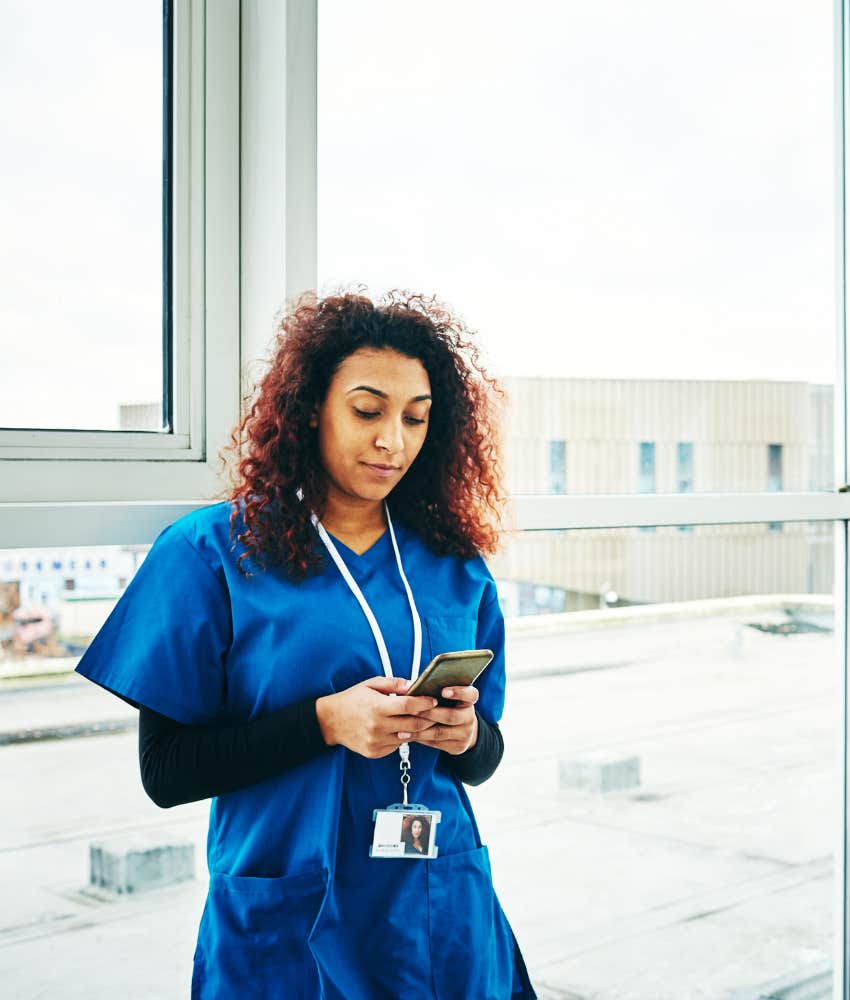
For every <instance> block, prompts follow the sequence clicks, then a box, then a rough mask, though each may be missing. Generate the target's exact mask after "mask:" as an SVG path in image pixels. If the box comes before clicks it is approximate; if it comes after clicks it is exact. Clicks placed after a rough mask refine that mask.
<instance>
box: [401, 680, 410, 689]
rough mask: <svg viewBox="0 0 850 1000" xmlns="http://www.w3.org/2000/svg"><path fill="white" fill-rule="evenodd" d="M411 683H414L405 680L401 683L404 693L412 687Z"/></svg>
mask: <svg viewBox="0 0 850 1000" xmlns="http://www.w3.org/2000/svg"><path fill="white" fill-rule="evenodd" d="M411 683H412V681H407V680H403V681H402V682H401V689H402V691H406V690H407V689H408V688H409V687H410V685H411Z"/></svg>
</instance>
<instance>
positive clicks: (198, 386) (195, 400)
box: [0, 0, 240, 535]
mask: <svg viewBox="0 0 850 1000" xmlns="http://www.w3.org/2000/svg"><path fill="white" fill-rule="evenodd" d="M171 21H172V23H173V45H172V50H173V77H172V92H173V105H172V149H171V151H170V153H171V155H170V159H171V163H172V178H171V179H172V183H171V190H172V195H173V199H172V215H171V220H170V223H171V232H172V243H171V246H172V262H171V274H170V275H169V276H168V277H169V280H167V281H166V282H165V287H166V289H167V288H168V286H169V284H170V285H171V287H172V289H173V297H172V302H171V311H172V325H171V327H172V349H173V353H172V357H171V358H166V359H164V372H165V381H168V380H169V378H170V379H171V381H172V384H173V398H172V417H173V427H172V432H171V433H151V432H146V431H96V430H73V429H63V430H40V429H15V428H4V429H0V484H2V485H0V524H2V523H5V522H7V521H8V520H9V519H10V515H11V514H13V512H12V511H11V509H10V508H9V507H8V506H7V505H8V504H21V503H25V504H26V503H33V504H36V503H43V502H54V503H55V502H69V503H73V502H83V501H88V502H116V501H125V502H128V501H139V500H142V499H144V500H156V501H162V500H165V499H173V498H175V497H176V498H178V499H190V498H191V499H197V498H201V497H207V496H209V495H210V493H211V491H212V490H213V489H214V488H215V471H216V468H217V460H216V457H215V455H214V454H213V452H214V450H215V449H214V448H213V447H212V445H213V443H214V442H217V441H223V440H224V439H225V438H226V435H227V432H228V431H229V429H230V427H232V425H233V424H234V423H235V421H236V419H237V418H238V413H239V382H238V368H239V360H240V344H239V281H238V262H239V241H238V238H239V230H238V220H239V105H238V95H239V49H238V38H239V17H238V5H235V4H217V3H209V2H205V0H174V3H173V8H172V12H171ZM166 59H167V55H166ZM7 533H8V532H7V531H4V530H3V528H2V527H0V535H5V534H7Z"/></svg>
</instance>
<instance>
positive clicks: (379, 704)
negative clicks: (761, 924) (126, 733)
mask: <svg viewBox="0 0 850 1000" xmlns="http://www.w3.org/2000/svg"><path fill="white" fill-rule="evenodd" d="M494 387H495V383H493V382H492V380H490V379H488V378H487V377H486V375H485V374H484V372H483V371H482V369H481V368H480V366H479V365H478V362H477V355H476V352H475V350H474V348H473V347H472V345H471V344H470V342H469V340H468V337H467V335H466V331H465V330H464V328H463V326H462V325H461V324H460V323H459V322H458V321H456V320H454V319H453V318H452V317H451V316H450V315H449V313H448V312H446V311H445V310H444V309H443V308H442V307H440V306H438V305H436V304H435V303H434V302H433V300H425V299H423V298H421V297H419V296H409V297H406V298H405V297H403V296H401V297H400V296H398V295H396V294H395V293H391V294H390V295H389V296H388V298H387V300H386V302H385V303H384V304H383V305H380V306H376V305H374V304H373V303H372V302H371V301H370V300H369V299H368V298H365V297H364V296H360V295H351V294H346V295H339V296H331V297H327V298H325V299H319V300H316V299H315V297H310V296H305V297H302V298H301V299H300V300H298V301H297V302H295V303H294V304H293V306H292V307H291V309H290V310H289V311H288V313H287V314H286V315H285V316H284V318H283V320H282V323H281V328H280V332H279V336H278V339H277V343H276V347H275V351H274V355H273V358H272V361H271V365H270V368H269V370H268V373H267V374H266V376H265V378H264V379H263V380H262V382H261V384H260V387H259V393H258V395H257V397H256V399H255V401H254V402H253V405H252V406H251V408H250V410H249V411H248V413H247V414H246V416H245V418H244V419H243V421H242V422H241V424H240V425H239V426H238V427H237V428H236V430H235V431H234V435H233V450H234V452H235V453H236V455H237V458H238V462H237V463H236V465H235V473H234V476H235V479H234V484H233V489H232V491H231V493H230V494H229V497H228V500H227V501H225V502H223V503H219V504H215V505H213V506H210V507H207V508H205V509H203V510H200V511H197V512H196V513H193V514H191V515H188V516H187V517H184V518H181V519H180V520H179V521H177V522H176V523H175V524H173V525H171V526H170V527H169V528H167V529H166V530H165V531H163V532H162V534H161V535H160V536H159V538H158V539H157V540H156V542H155V544H154V546H153V547H152V549H151V551H150V553H149V554H148V556H147V558H146V559H145V561H144V562H143V564H142V565H141V567H140V568H139V570H138V572H137V573H136V576H135V577H134V579H133V580H132V582H131V584H130V586H129V587H128V588H127V590H126V592H125V594H124V595H123V597H122V598H121V600H120V601H119V602H118V604H117V606H116V608H115V610H114V612H113V614H112V615H111V616H110V618H109V620H108V621H107V623H106V624H105V625H104V627H103V629H102V630H101V632H100V633H99V634H98V635H97V636H96V637H95V640H94V641H93V643H92V645H91V646H90V647H89V649H88V651H87V653H86V655H85V656H84V657H83V659H82V660H81V662H80V664H79V666H78V668H77V669H78V670H79V671H80V672H81V673H82V674H84V675H85V676H87V677H89V678H90V679H92V680H93V681H95V682H97V683H99V684H101V685H103V686H104V687H107V688H109V689H110V690H112V691H114V692H115V693H116V694H118V695H120V696H121V697H123V698H125V699H127V700H129V701H131V702H132V703H134V704H137V705H139V706H140V714H139V747H140V762H141V771H142V780H143V782H144V785H145V788H146V789H147V791H148V793H149V794H150V795H151V797H152V798H153V799H154V801H156V802H157V803H158V804H159V805H162V806H169V805H174V804H177V803H179V802H186V801H192V800H197V799H200V798H205V797H212V798H213V801H212V807H211V812H210V828H209V836H208V863H209V869H210V886H209V894H208V897H207V902H206V906H205V908H204V913H203V916H202V918H201V925H200V930H199V935H198V945H197V949H196V952H195V962H194V972H193V980H192V995H193V997H199V998H204V1000H207V998H219V997H221V998H223V997H237V996H238V997H240V998H244V997H257V998H263V1000H268V998H276V997H286V998H305V1000H316V998H320V997H321V998H328V1000H343V998H344V1000H378V998H384V997H399V996H402V995H406V994H410V993H415V994H417V995H419V994H421V992H422V989H423V983H426V984H428V987H427V989H428V990H429V992H428V995H429V996H434V997H437V998H440V1000H469V998H475V1000H484V998H493V1000H506V998H508V997H511V996H516V997H533V996H535V994H534V991H533V989H532V987H531V984H530V982H529V980H528V976H527V973H526V971H525V967H524V964H523V961H522V956H521V955H520V952H519V949H518V947H517V946H516V941H515V939H514V937H513V934H512V932H511V929H510V926H509V925H508V923H507V920H506V919H505V916H504V914H503V912H502V910H501V907H500V906H499V903H498V900H497V899H496V897H495V895H494V893H493V887H492V882H491V879H490V868H489V861H488V856H487V849H486V847H484V846H482V844H481V840H480V837H479V834H478V829H477V826H476V823H475V818H474V816H473V813H472V807H471V805H470V803H469V799H468V797H467V795H466V792H465V790H464V788H463V784H462V782H464V781H467V782H469V783H478V782H480V781H483V780H485V779H486V778H487V777H489V775H490V774H491V773H492V772H493V770H494V769H495V767H496V765H497V764H498V762H499V759H500V757H501V749H502V740H501V735H500V733H499V729H498V725H497V723H498V719H499V717H500V715H501V712H502V706H503V702H504V684H505V675H504V622H503V618H502V614H501V612H500V609H499V603H498V600H497V596H496V588H495V584H494V582H493V579H492V576H491V574H490V573H489V571H488V569H487V567H486V565H485V563H484V561H483V559H482V558H481V555H480V553H481V552H492V551H494V549H495V547H496V542H497V537H498V536H497V524H498V509H499V504H500V501H501V497H500V486H499V466H498V455H497V451H496V447H495V444H494V436H493V431H494V428H493V425H492V421H491V417H490V408H489V407H490V404H489V397H490V390H491V388H494ZM472 648H489V649H491V650H493V652H494V653H495V658H494V660H493V662H492V663H491V664H490V666H489V667H488V668H487V670H486V671H485V673H484V674H483V675H482V676H481V678H480V679H479V681H478V686H477V688H476V687H453V688H447V689H444V691H443V696H444V697H446V698H451V699H453V700H454V702H455V703H456V704H455V707H453V708H443V707H437V703H436V700H435V699H433V698H428V697H406V696H404V691H405V689H406V688H407V686H408V683H409V682H408V678H410V677H412V676H413V675H415V674H416V673H417V672H418V670H419V668H420V667H423V666H425V665H427V664H428V663H429V662H430V660H431V659H432V658H433V657H434V656H436V655H437V654H438V653H441V652H445V651H448V650H455V649H472ZM382 673H383V676H381V674H382ZM400 754H401V755H404V754H406V755H407V764H408V765H409V766H410V771H409V776H410V779H411V780H410V791H411V800H412V801H413V802H416V803H421V804H423V805H424V806H425V807H426V808H427V809H428V810H429V811H430V812H431V813H432V814H434V815H436V813H437V812H439V813H440V822H439V825H438V826H435V829H436V830H437V836H436V840H435V841H434V843H433V844H432V847H436V852H437V856H436V857H432V858H428V859H427V860H426V861H425V863H424V864H409V863H406V862H405V861H404V859H403V856H402V858H401V859H399V858H396V859H386V858H379V857H370V848H371V846H372V842H373V840H372V838H373V830H376V829H377V827H376V826H375V818H376V816H377V815H378V813H377V812H376V811H378V810H386V809H387V807H388V806H389V805H391V804H393V803H398V802H399V801H400V800H401V798H402V789H401V785H400V781H399V779H400V775H401V774H402V773H404V772H403V770H402V767H401V764H402V760H401V759H400ZM411 860H414V859H411ZM459 901H462V902H460V904H459ZM423 902H424V903H425V905H426V906H427V908H428V920H426V921H425V922H424V925H423V922H422V921H419V920H416V921H413V920H410V919H409V915H410V914H411V913H414V912H418V911H419V909H420V908H421V906H422V904H423Z"/></svg>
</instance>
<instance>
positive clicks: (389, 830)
mask: <svg viewBox="0 0 850 1000" xmlns="http://www.w3.org/2000/svg"><path fill="white" fill-rule="evenodd" d="M440 815H441V814H440V813H439V812H436V811H434V810H432V809H427V808H426V807H425V806H422V805H400V804H395V805H391V806H387V808H386V809H376V810H375V811H374V812H373V813H372V819H373V820H374V822H375V832H374V834H373V836H372V846H371V847H370V848H369V857H370V858H400V859H402V860H411V861H416V860H419V859H422V858H426V859H427V858H436V857H437V825H438V824H439V822H440Z"/></svg>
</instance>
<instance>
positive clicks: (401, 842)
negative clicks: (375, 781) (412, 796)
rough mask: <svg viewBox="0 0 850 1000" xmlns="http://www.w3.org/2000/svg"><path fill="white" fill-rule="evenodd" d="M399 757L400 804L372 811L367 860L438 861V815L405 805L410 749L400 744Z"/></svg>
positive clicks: (405, 744) (416, 805) (423, 807)
mask: <svg viewBox="0 0 850 1000" xmlns="http://www.w3.org/2000/svg"><path fill="white" fill-rule="evenodd" d="M398 752H399V755H400V757H401V763H400V764H399V768H400V770H401V788H402V799H403V801H401V802H394V803H393V804H392V805H389V806H387V808H386V809H375V810H374V811H373V813H372V820H373V822H374V824H375V832H374V835H373V837H372V846H371V847H370V848H369V857H370V858H400V859H402V860H412V861H415V860H417V859H428V858H436V857H437V853H438V851H437V824H438V823H439V822H440V818H441V813H440V812H439V811H436V810H433V809H429V808H428V807H427V806H423V805H422V804H421V803H419V802H408V801H407V786H408V785H409V784H410V747H409V746H408V744H407V743H402V745H401V746H400V747H399V748H398Z"/></svg>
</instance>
